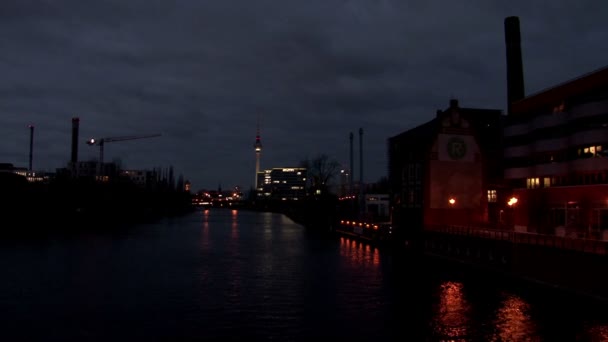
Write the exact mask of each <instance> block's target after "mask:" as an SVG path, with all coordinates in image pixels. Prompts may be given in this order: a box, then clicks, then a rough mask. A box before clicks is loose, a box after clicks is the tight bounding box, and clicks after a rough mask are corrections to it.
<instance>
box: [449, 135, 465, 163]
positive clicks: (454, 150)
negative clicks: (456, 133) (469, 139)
mask: <svg viewBox="0 0 608 342" xmlns="http://www.w3.org/2000/svg"><path fill="white" fill-rule="evenodd" d="M446 147H447V149H448V155H449V156H450V158H452V159H454V160H459V159H462V158H464V156H465V155H466V154H467V145H466V144H465V142H464V140H463V139H462V138H459V137H452V138H450V139H449V140H448V145H447V146H446Z"/></svg>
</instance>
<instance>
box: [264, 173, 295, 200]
mask: <svg viewBox="0 0 608 342" xmlns="http://www.w3.org/2000/svg"><path fill="white" fill-rule="evenodd" d="M259 174H262V175H263V178H259V179H258V182H259V184H260V186H259V187H260V188H261V191H259V192H258V198H263V199H273V200H283V201H286V200H299V199H303V198H304V197H305V196H306V168H302V167H282V168H273V169H270V170H264V171H263V172H260V173H259Z"/></svg>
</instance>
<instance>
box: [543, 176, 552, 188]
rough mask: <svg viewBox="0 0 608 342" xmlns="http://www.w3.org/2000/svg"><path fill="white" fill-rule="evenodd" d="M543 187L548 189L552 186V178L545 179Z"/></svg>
mask: <svg viewBox="0 0 608 342" xmlns="http://www.w3.org/2000/svg"><path fill="white" fill-rule="evenodd" d="M543 183H544V184H543V187H544V188H548V187H550V186H551V177H545V178H544V180H543Z"/></svg>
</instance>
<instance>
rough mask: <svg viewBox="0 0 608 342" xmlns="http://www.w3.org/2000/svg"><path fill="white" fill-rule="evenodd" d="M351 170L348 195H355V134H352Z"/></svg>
mask: <svg viewBox="0 0 608 342" xmlns="http://www.w3.org/2000/svg"><path fill="white" fill-rule="evenodd" d="M349 137H350V170H349V171H348V172H349V173H350V174H349V175H348V194H349V195H353V193H354V191H355V187H354V185H353V184H354V180H355V179H354V175H355V166H354V162H353V132H350V136H349Z"/></svg>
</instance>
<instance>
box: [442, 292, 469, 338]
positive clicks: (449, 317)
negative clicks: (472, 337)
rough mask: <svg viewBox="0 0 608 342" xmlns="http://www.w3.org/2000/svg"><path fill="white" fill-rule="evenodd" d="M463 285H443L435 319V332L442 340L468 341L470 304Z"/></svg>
mask: <svg viewBox="0 0 608 342" xmlns="http://www.w3.org/2000/svg"><path fill="white" fill-rule="evenodd" d="M462 289H463V284H462V283H460V282H454V281H448V282H445V283H443V284H441V287H440V290H439V304H438V306H437V309H436V312H435V314H434V317H433V325H434V329H433V330H434V331H435V333H436V334H438V335H439V336H440V337H441V339H442V340H444V339H447V340H461V339H466V337H467V333H468V326H469V323H470V319H471V318H470V311H471V308H470V304H469V303H468V302H467V300H466V299H465V298H464V294H463V290H462Z"/></svg>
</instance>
